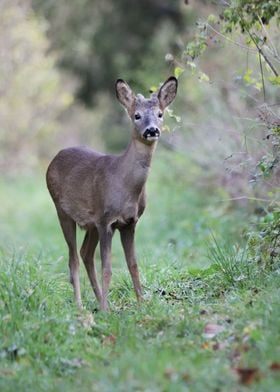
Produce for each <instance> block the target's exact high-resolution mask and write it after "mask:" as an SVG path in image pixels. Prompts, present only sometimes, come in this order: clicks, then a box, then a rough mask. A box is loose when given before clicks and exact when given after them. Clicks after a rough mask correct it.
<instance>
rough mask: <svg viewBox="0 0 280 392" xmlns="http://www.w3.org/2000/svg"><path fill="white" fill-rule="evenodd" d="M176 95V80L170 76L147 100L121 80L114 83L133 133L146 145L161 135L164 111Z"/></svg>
mask: <svg viewBox="0 0 280 392" xmlns="http://www.w3.org/2000/svg"><path fill="white" fill-rule="evenodd" d="M176 93H177V79H176V78H175V77H174V76H171V77H170V78H169V79H167V80H166V82H165V83H163V85H162V86H161V87H160V89H159V91H158V92H157V93H152V94H151V95H150V97H149V98H145V97H144V96H143V95H141V94H137V95H136V96H135V94H134V93H133V91H132V90H131V88H130V87H129V85H128V84H127V83H126V82H125V81H124V80H122V79H118V80H117V82H116V94H117V98H118V100H119V101H120V103H121V104H122V105H123V106H124V107H125V109H126V110H127V112H128V115H129V117H130V118H131V121H132V122H133V125H134V133H135V136H136V137H137V139H138V140H140V141H142V142H143V143H146V144H152V143H154V142H155V141H157V140H158V139H159V137H160V134H161V127H162V121H163V114H164V110H165V109H166V108H167V106H169V105H170V104H171V102H172V101H173V100H174V98H175V96H176Z"/></svg>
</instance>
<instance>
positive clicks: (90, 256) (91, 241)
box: [80, 227, 101, 302]
mask: <svg viewBox="0 0 280 392" xmlns="http://www.w3.org/2000/svg"><path fill="white" fill-rule="evenodd" d="M98 241H99V237H98V231H97V229H96V228H95V227H94V228H92V229H90V230H88V231H87V232H86V234H85V238H84V241H83V244H82V247H81V250H80V255H81V257H82V259H83V262H84V264H85V267H86V270H87V274H88V277H89V280H90V284H91V286H92V289H93V291H94V293H95V296H96V298H97V300H98V302H100V301H101V290H100V287H99V284H98V280H97V276H96V270H95V265H94V252H95V249H96V246H97V244H98Z"/></svg>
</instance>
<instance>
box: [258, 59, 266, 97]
mask: <svg viewBox="0 0 280 392" xmlns="http://www.w3.org/2000/svg"><path fill="white" fill-rule="evenodd" d="M258 57H259V63H260V69H261V75H262V86H263V100H264V102H265V85H264V77H263V66H262V58H261V55H260V52H259V53H258Z"/></svg>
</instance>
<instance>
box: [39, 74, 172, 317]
mask: <svg viewBox="0 0 280 392" xmlns="http://www.w3.org/2000/svg"><path fill="white" fill-rule="evenodd" d="M176 92H177V79H176V78H175V77H173V76H172V77H170V78H169V79H167V80H166V82H165V83H164V84H163V85H162V86H161V88H160V89H159V91H158V93H153V94H151V96H150V97H149V98H148V99H146V98H144V97H143V96H142V95H141V94H138V95H136V96H135V95H134V93H133V92H132V90H131V89H130V87H129V86H128V85H127V84H126V83H125V82H124V81H123V80H122V79H118V80H117V82H116V95H117V98H118V100H119V101H120V103H121V104H122V105H123V106H124V107H125V109H126V110H127V112H128V115H129V117H130V119H131V121H132V123H133V132H132V137H131V141H130V144H129V146H128V148H127V150H126V151H125V152H124V154H122V155H119V156H117V155H109V154H108V155H106V154H101V153H98V152H95V151H93V150H91V149H89V148H86V147H73V148H66V149H64V150H62V151H60V152H59V153H58V154H57V155H56V156H55V158H54V159H53V160H52V162H51V163H50V165H49V167H48V171H47V186H48V189H49V192H50V194H51V197H52V199H53V201H54V204H55V207H56V210H57V214H58V218H59V221H60V225H61V228H62V231H63V234H64V237H65V240H66V242H67V245H68V248H69V268H70V282H71V283H72V284H73V287H74V294H75V299H76V302H77V304H78V306H79V307H81V306H82V302H81V294H80V282H79V258H78V254H77V245H76V224H78V225H79V226H80V227H81V228H82V229H85V230H86V234H85V238H84V241H83V244H82V247H81V251H80V254H81V257H82V259H83V262H84V264H85V268H86V270H87V273H88V277H89V280H90V283H91V286H92V288H93V291H94V293H95V295H96V298H97V300H98V301H99V303H100V307H101V309H102V310H107V309H108V303H107V296H108V289H109V284H110V281H111V275H112V267H111V244H112V237H113V234H114V231H115V229H118V230H119V231H120V236H121V243H122V246H123V249H124V253H125V258H126V262H127V266H128V269H129V272H130V275H131V278H132V281H133V286H134V290H135V293H136V296H137V299H138V300H140V299H142V291H141V286H140V281H139V272H138V266H137V263H136V257H135V249H134V231H135V226H136V223H137V221H138V219H139V217H140V216H141V215H142V214H143V211H144V209H145V183H146V180H147V176H148V173H149V168H150V164H151V159H152V155H153V152H154V150H155V147H156V145H157V141H158V139H159V137H160V132H161V131H160V129H161V125H162V119H163V118H162V117H163V111H164V109H165V108H166V107H167V106H168V105H169V104H170V103H171V102H172V101H173V99H174V98H175V96H176ZM98 241H100V255H101V263H102V288H101V290H100V287H99V284H98V280H97V277H96V271H95V266H94V260H93V258H94V252H95V249H96V246H97V244H98Z"/></svg>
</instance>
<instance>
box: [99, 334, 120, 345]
mask: <svg viewBox="0 0 280 392" xmlns="http://www.w3.org/2000/svg"><path fill="white" fill-rule="evenodd" d="M116 341H117V338H116V336H115V335H108V336H104V337H103V339H102V343H103V344H105V345H108V346H109V345H114V344H116Z"/></svg>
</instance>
